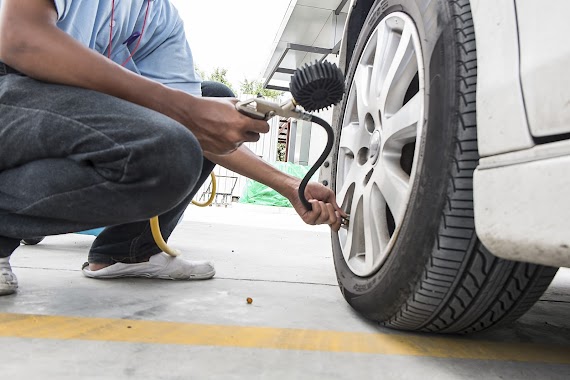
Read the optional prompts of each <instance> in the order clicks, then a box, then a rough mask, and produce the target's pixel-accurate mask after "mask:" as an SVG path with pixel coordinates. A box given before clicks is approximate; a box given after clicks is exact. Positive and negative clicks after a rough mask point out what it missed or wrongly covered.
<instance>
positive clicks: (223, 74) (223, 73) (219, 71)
mask: <svg viewBox="0 0 570 380" xmlns="http://www.w3.org/2000/svg"><path fill="white" fill-rule="evenodd" d="M227 75H228V69H224V68H222V67H216V69H215V70H214V72H213V73H212V74H210V76H209V77H208V80H211V81H214V82H220V83H223V84H225V85H226V86H228V87H229V88H230V89H231V90H232V92H233V93H234V94H235V90H234V88H233V86H232V84H231V83H230V81H229V80H228V78H227Z"/></svg>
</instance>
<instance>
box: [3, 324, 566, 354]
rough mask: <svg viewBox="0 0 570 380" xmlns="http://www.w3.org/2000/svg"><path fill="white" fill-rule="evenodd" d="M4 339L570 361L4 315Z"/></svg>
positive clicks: (492, 348) (240, 329)
mask: <svg viewBox="0 0 570 380" xmlns="http://www.w3.org/2000/svg"><path fill="white" fill-rule="evenodd" d="M0 337H14V338H33V339H57V340H87V341H106V342H107V341H109V342H129V343H150V344H178V345H188V346H218V347H238V348H265V349H277V350H304V351H322V352H347V353H360V354H382V355H405V356H429V357H438V358H454V359H482V360H501V361H518V362H542V363H559V364H570V346H554V345H540V344H527V343H503V342H489V341H478V340H475V339H474V338H461V337H451V338H449V337H432V336H425V335H424V336H419V335H412V334H384V333H361V332H340V331H326V330H322V331H321V330H302V329H284V328H271V327H247V326H227V325H208V324H196V323H179V322H160V321H141V320H126V319H108V318H85V317H67V316H50V315H33V314H7V313H0Z"/></svg>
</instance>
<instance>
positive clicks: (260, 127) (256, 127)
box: [247, 119, 269, 133]
mask: <svg viewBox="0 0 570 380" xmlns="http://www.w3.org/2000/svg"><path fill="white" fill-rule="evenodd" d="M247 130H248V133H249V132H257V133H267V132H269V124H268V123H267V122H266V121H265V120H255V119H249V123H248V126H247Z"/></svg>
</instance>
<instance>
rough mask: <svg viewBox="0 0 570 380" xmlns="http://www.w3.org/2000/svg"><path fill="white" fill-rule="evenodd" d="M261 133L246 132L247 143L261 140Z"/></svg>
mask: <svg viewBox="0 0 570 380" xmlns="http://www.w3.org/2000/svg"><path fill="white" fill-rule="evenodd" d="M260 137H261V136H260V135H259V133H255V132H246V133H245V141H246V142H257V141H259V139H260Z"/></svg>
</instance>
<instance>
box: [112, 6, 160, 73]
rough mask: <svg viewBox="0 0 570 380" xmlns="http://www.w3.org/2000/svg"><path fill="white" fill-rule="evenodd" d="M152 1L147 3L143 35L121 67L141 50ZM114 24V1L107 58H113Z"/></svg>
mask: <svg viewBox="0 0 570 380" xmlns="http://www.w3.org/2000/svg"><path fill="white" fill-rule="evenodd" d="M150 1H151V0H147V2H146V12H145V14H144V21H143V26H142V30H141V34H140V35H139V36H138V37H137V44H136V45H135V48H134V49H133V52H132V53H131V54H130V55H129V56H128V58H127V59H125V61H124V62H123V63H121V66H125V65H126V64H127V62H129V61H130V60H131V59H132V58H133V55H134V54H135V53H136V51H137V50H138V48H139V45H140V43H141V40H142V38H143V35H144V31H145V29H146V22H147V20H148V13H149V10H150ZM114 22H115V0H113V3H112V9H111V22H110V26H111V27H110V28H109V30H110V31H109V51H108V53H107V58H111V51H112V50H113V23H114Z"/></svg>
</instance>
